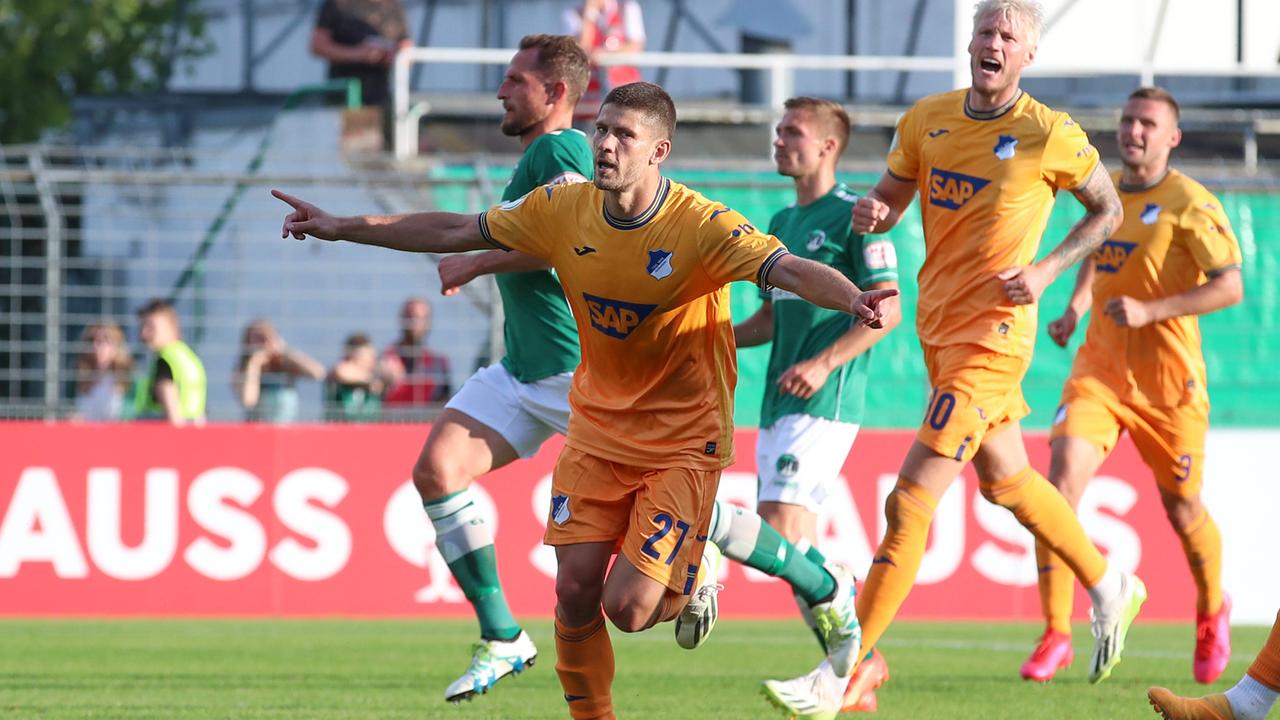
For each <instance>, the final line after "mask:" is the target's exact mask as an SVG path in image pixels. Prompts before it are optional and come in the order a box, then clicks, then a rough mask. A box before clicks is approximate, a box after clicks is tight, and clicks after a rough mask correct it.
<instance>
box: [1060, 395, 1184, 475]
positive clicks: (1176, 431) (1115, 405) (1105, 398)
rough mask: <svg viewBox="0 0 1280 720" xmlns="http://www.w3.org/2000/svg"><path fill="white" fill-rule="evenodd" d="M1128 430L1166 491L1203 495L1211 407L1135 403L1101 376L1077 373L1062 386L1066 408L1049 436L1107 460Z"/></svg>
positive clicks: (1063, 403) (1063, 408)
mask: <svg viewBox="0 0 1280 720" xmlns="http://www.w3.org/2000/svg"><path fill="white" fill-rule="evenodd" d="M1121 430H1124V431H1126V432H1128V433H1129V437H1131V438H1133V444H1134V445H1136V446H1137V448H1138V453H1139V454H1140V455H1142V460H1143V461H1144V462H1145V463H1146V464H1147V467H1150V468H1151V471H1152V472H1153V473H1154V474H1155V477H1156V483H1157V484H1158V485H1159V486H1160V490H1161V492H1164V493H1166V494H1171V495H1177V496H1179V497H1190V496H1192V495H1195V494H1197V493H1199V492H1200V483H1201V480H1202V478H1203V475H1204V437H1205V434H1206V433H1208V431H1209V404H1208V403H1206V402H1192V403H1187V404H1185V405H1176V406H1173V407H1151V406H1145V405H1132V404H1129V403H1125V402H1123V401H1121V399H1120V396H1119V395H1117V394H1116V393H1115V391H1113V390H1112V389H1111V388H1110V387H1108V386H1107V385H1105V384H1104V383H1102V382H1100V381H1099V380H1098V379H1097V378H1094V377H1091V376H1088V375H1081V376H1076V375H1072V376H1071V377H1070V378H1068V379H1067V384H1066V385H1065V386H1064V387H1063V388H1062V404H1061V405H1059V406H1058V413H1057V415H1055V416H1054V418H1053V430H1051V431H1050V433H1049V438H1050V439H1051V440H1052V439H1054V438H1060V437H1075V438H1083V439H1085V440H1088V441H1090V442H1092V443H1093V444H1094V445H1096V446H1098V449H1099V450H1101V451H1102V455H1103V456H1104V457H1105V456H1106V455H1108V454H1109V453H1110V452H1111V451H1112V449H1114V448H1115V446H1116V442H1117V441H1118V440H1119V439H1120V431H1121Z"/></svg>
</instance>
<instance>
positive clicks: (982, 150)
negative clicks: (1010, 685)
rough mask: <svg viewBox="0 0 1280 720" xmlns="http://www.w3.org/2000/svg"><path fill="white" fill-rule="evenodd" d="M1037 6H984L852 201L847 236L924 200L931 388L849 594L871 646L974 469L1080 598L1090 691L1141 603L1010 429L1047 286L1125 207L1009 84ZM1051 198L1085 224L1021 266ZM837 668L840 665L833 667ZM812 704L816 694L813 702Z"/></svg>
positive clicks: (1038, 14) (890, 220)
mask: <svg viewBox="0 0 1280 720" xmlns="http://www.w3.org/2000/svg"><path fill="white" fill-rule="evenodd" d="M1042 17H1043V11H1042V9H1041V8H1040V6H1039V4H1038V3H1036V2H1034V1H1033V0H983V2H980V3H979V4H978V6H977V9H976V12H975V13H974V25H973V37H972V39H971V40H970V42H969V55H970V70H971V73H972V77H973V82H972V86H971V87H970V88H968V89H964V90H956V91H952V92H947V93H941V94H938V95H933V96H930V97H927V98H924V99H923V100H921V101H919V102H917V103H916V104H915V105H914V106H913V107H912V108H911V109H910V110H908V111H907V113H906V114H905V115H903V117H902V119H901V120H900V121H899V123H898V132H897V136H896V138H895V142H894V145H893V148H892V149H891V150H890V153H889V158H888V165H889V167H888V172H887V173H886V174H885V175H884V176H882V177H881V179H880V181H879V182H878V183H877V185H876V187H875V188H874V189H873V190H872V191H871V192H870V193H869V194H868V195H867V196H866V197H863V198H860V199H859V200H858V202H857V204H856V205H855V206H854V211H853V227H854V230H855V231H857V232H863V233H880V232H885V231H887V230H889V229H890V228H892V227H893V226H894V224H896V223H897V222H898V220H899V218H901V216H902V213H903V211H905V210H906V208H907V206H908V205H909V204H910V203H911V200H912V198H913V197H914V195H915V194H916V191H917V190H919V192H920V195H921V221H922V223H923V225H924V239H925V261H924V265H923V266H922V267H921V269H920V275H919V282H920V298H919V305H918V312H917V315H918V323H917V330H918V333H919V336H920V341H921V345H922V347H923V350H924V358H925V365H926V367H927V369H928V373H929V379H930V382H931V384H932V385H933V393H932V396H931V397H930V400H929V404H928V407H927V409H926V412H925V419H924V422H923V423H922V425H921V428H920V431H919V433H918V435H917V438H916V441H915V443H914V444H913V445H912V447H911V450H910V451H909V452H908V453H907V457H906V459H905V460H904V461H903V463H902V468H901V470H900V475H899V479H898V483H897V486H896V487H895V488H894V490H893V492H892V493H890V495H889V498H888V500H887V501H886V503H885V519H886V521H887V522H886V525H887V527H886V531H885V536H884V539H883V540H882V541H881V544H880V547H879V548H878V549H877V551H876V553H875V556H874V559H873V561H872V563H873V564H872V566H871V571H870V573H869V574H868V576H867V580H866V583H865V584H864V586H863V589H862V592H861V593H859V596H858V618H859V620H860V622H861V624H862V631H863V646H864V647H866V648H872V647H874V646H875V644H876V642H877V641H878V640H879V639H880V637H881V635H882V634H883V633H884V631H885V629H886V628H887V627H888V625H889V624H890V622H891V621H892V619H893V616H894V614H895V613H897V611H898V608H899V607H900V606H901V604H902V602H903V601H904V600H905V599H906V596H907V594H908V593H909V592H910V589H911V585H912V583H913V582H914V581H915V577H916V573H917V571H918V570H919V567H920V562H921V559H922V558H923V556H924V551H925V545H926V540H927V538H928V532H929V525H930V523H931V521H932V518H933V512H934V509H935V508H936V506H937V503H938V500H939V498H941V497H942V496H943V494H944V493H945V491H946V490H947V488H948V487H949V486H950V485H951V483H952V482H953V481H954V480H955V478H956V476H957V475H958V474H959V473H960V471H961V470H962V469H963V467H964V466H965V464H966V463H968V462H969V461H973V464H974V469H975V471H976V472H977V475H978V481H979V487H980V489H981V491H982V494H983V496H984V497H986V498H987V499H988V500H990V501H991V502H993V503H996V504H998V505H1001V506H1003V507H1005V508H1008V509H1009V510H1010V511H1012V512H1013V514H1014V516H1015V517H1017V519H1018V521H1019V522H1020V523H1021V524H1022V525H1023V526H1024V527H1026V528H1027V529H1028V530H1030V531H1031V532H1032V533H1033V534H1034V535H1035V536H1036V538H1037V539H1038V540H1041V541H1042V542H1044V543H1045V544H1046V545H1048V546H1049V547H1051V548H1052V549H1053V550H1054V551H1055V552H1057V553H1058V555H1059V556H1061V557H1063V558H1064V560H1065V562H1066V563H1067V565H1068V566H1069V567H1070V568H1071V569H1072V570H1073V571H1074V572H1075V573H1076V575H1077V576H1079V577H1080V578H1081V580H1082V581H1083V582H1084V584H1085V586H1086V587H1087V588H1088V589H1089V593H1090V596H1091V598H1092V599H1093V605H1094V614H1095V619H1094V632H1095V635H1096V637H1097V642H1096V645H1095V648H1094V654H1093V660H1092V663H1091V666H1090V670H1089V679H1090V681H1091V682H1099V681H1101V680H1104V679H1105V678H1107V677H1108V676H1109V675H1110V674H1111V672H1112V670H1113V669H1114V668H1115V666H1116V664H1117V663H1119V661H1120V653H1121V651H1122V650H1123V649H1124V640H1125V636H1126V634H1127V632H1128V629H1129V626H1130V624H1131V623H1132V622H1133V618H1134V617H1135V616H1136V615H1137V613H1138V609H1139V608H1140V606H1141V604H1142V602H1143V601H1144V600H1145V597H1146V590H1145V588H1144V587H1143V585H1142V583H1141V581H1139V580H1138V578H1137V577H1134V576H1132V575H1125V574H1122V573H1121V572H1119V571H1118V570H1116V569H1115V568H1112V567H1109V566H1108V564H1107V561H1106V559H1105V558H1104V557H1103V556H1102V554H1101V553H1100V552H1099V551H1098V549H1097V548H1096V547H1094V545H1093V544H1092V543H1091V542H1090V541H1089V539H1088V537H1087V536H1086V535H1085V533H1084V529H1083V528H1081V526H1080V522H1079V520H1077V519H1076V517H1075V514H1074V513H1073V512H1072V511H1071V507H1070V505H1068V504H1067V503H1066V501H1065V500H1064V499H1063V498H1062V496H1061V494H1060V493H1058V492H1056V491H1055V490H1054V488H1053V486H1052V485H1050V484H1049V483H1048V481H1046V480H1045V479H1044V477H1042V476H1041V475H1040V474H1038V473H1037V472H1036V471H1035V470H1033V469H1032V468H1031V465H1030V462H1029V461H1028V459H1027V453H1026V448H1025V447H1024V446H1023V442H1022V433H1021V430H1020V427H1019V420H1020V419H1021V418H1023V417H1025V416H1026V414H1027V412H1028V408H1027V405H1026V402H1025V401H1024V400H1023V398H1022V392H1021V388H1020V384H1021V380H1022V376H1023V375H1024V374H1025V373H1026V369H1027V366H1028V365H1029V363H1030V361H1031V355H1032V348H1033V346H1034V340H1035V326H1036V312H1035V310H1036V306H1035V303H1036V301H1037V300H1038V299H1039V297H1040V294H1041V293H1042V292H1043V290H1044V288H1045V287H1047V286H1048V284H1049V283H1050V282H1051V281H1052V280H1053V279H1054V278H1055V277H1057V276H1058V275H1059V274H1060V273H1061V272H1062V271H1063V270H1065V269H1066V268H1068V267H1071V266H1072V265H1073V264H1075V263H1076V262H1077V261H1078V260H1080V259H1081V258H1083V257H1085V256H1086V255H1088V254H1089V253H1091V252H1092V251H1093V250H1094V249H1095V248H1097V247H1098V246H1099V245H1101V244H1102V242H1103V240H1105V239H1106V237H1107V236H1108V235H1109V234H1110V233H1111V231H1112V230H1113V229H1114V228H1115V227H1116V226H1117V225H1118V224H1119V221H1120V219H1121V208H1120V200H1119V198H1118V197H1117V196H1116V190H1115V187H1114V186H1113V185H1112V183H1111V180H1110V178H1109V177H1108V176H1107V173H1106V170H1105V168H1103V167H1102V165H1101V163H1100V162H1099V160H1098V156H1097V152H1096V150H1095V149H1094V148H1093V147H1092V146H1091V145H1090V144H1089V140H1088V138H1087V137H1086V135H1085V133H1084V131H1083V130H1081V129H1080V127H1079V126H1077V125H1076V124H1075V123H1074V122H1073V121H1072V120H1071V118H1070V117H1068V116H1067V115H1066V114H1065V113H1060V112H1055V111H1053V110H1051V109H1050V108H1048V107H1045V106H1044V105H1042V104H1040V103H1038V102H1036V101H1035V100H1034V99H1032V98H1031V96H1029V95H1027V94H1026V93H1024V92H1023V91H1022V90H1021V89H1020V88H1019V80H1020V78H1021V74H1022V71H1023V69H1024V68H1025V67H1026V66H1028V65H1029V64H1030V63H1031V62H1032V60H1033V59H1034V57H1035V52H1036V44H1037V42H1038V41H1039V35H1040V27H1041V22H1042ZM1058 189H1064V190H1069V191H1071V192H1072V193H1073V194H1074V195H1075V196H1076V197H1077V198H1078V199H1079V200H1080V201H1081V202H1082V203H1083V205H1084V207H1085V211H1086V213H1085V216H1084V217H1083V218H1082V219H1081V220H1080V221H1079V222H1078V223H1076V225H1075V227H1073V228H1072V229H1071V231H1070V232H1069V233H1068V234H1067V237H1066V238H1065V239H1064V240H1063V241H1062V243H1061V244H1060V245H1059V246H1058V247H1057V248H1056V249H1054V250H1053V251H1052V252H1051V253H1050V254H1049V255H1048V256H1046V257H1045V258H1044V259H1042V260H1041V261H1039V262H1034V263H1033V262H1032V261H1033V260H1034V258H1035V254H1036V249H1037V246H1038V245H1039V241H1040V236H1041V234H1042V233H1043V232H1044V227H1045V224H1046V221H1047V219H1048V216H1049V211H1050V209H1051V207H1052V204H1053V199H1054V194H1055V192H1056V191H1057V190H1058ZM837 669H838V668H837ZM773 687H774V690H775V692H774V693H773V695H774V697H775V700H776V699H785V698H790V701H788V702H784V703H783V704H784V707H785V708H786V709H787V710H788V712H791V713H792V714H794V715H798V716H802V717H826V718H830V717H834V714H835V711H837V710H838V709H839V707H840V699H839V698H838V697H831V696H830V695H825V694H823V693H822V686H821V685H818V686H817V687H814V686H813V685H812V684H806V683H805V682H804V678H800V679H798V680H793V681H785V682H779V683H773ZM815 693H816V694H815Z"/></svg>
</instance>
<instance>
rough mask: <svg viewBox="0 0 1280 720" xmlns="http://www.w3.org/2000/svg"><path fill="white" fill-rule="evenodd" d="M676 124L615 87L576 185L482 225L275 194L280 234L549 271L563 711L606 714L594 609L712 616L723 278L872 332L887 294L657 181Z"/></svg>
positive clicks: (670, 115)
mask: <svg viewBox="0 0 1280 720" xmlns="http://www.w3.org/2000/svg"><path fill="white" fill-rule="evenodd" d="M674 128H675V106H674V105H673V104H672V102H671V98H670V97H669V96H668V95H667V94H666V92H665V91H663V90H662V89H661V88H660V87H658V86H656V85H652V84H649V83H632V84H630V85H624V86H622V87H619V88H615V89H614V90H613V91H611V92H610V93H609V95H608V96H607V97H606V98H605V102H604V105H603V106H602V107H601V110H600V114H599V116H598V118H597V121H596V127H595V132H594V135H593V148H594V157H595V176H594V179H593V183H592V184H585V183H577V184H562V185H559V186H544V187H542V188H539V189H535V190H533V191H532V192H530V193H528V194H527V195H524V196H523V197H520V198H518V199H516V200H513V201H511V202H507V203H504V204H502V205H499V206H498V207H495V208H493V209H492V210H489V211H488V212H486V213H482V214H480V215H479V216H476V215H458V214H454V213H416V214H409V215H396V216H359V217H335V216H332V215H329V214H328V213H325V212H324V211H322V210H320V209H319V208H317V207H316V206H314V205H311V204H309V203H306V202H304V201H302V200H299V199H297V198H294V197H292V196H289V195H286V194H284V193H282V192H279V191H273V194H275V196H276V197H278V198H280V199H282V200H284V201H285V202H287V203H289V204H290V205H291V206H293V208H294V211H293V212H292V213H290V214H289V215H288V216H287V217H286V218H285V222H284V225H283V228H282V235H285V236H287V235H290V234H292V235H293V236H294V237H297V238H299V239H302V238H305V237H306V235H308V234H309V235H313V236H315V237H318V238H321V239H326V240H336V239H345V240H348V241H352V242H358V243H364V244H371V245H380V246H383V247H389V248H393V249H397V250H404V251H410V252H463V251H467V250H475V249H480V248H484V247H492V246H496V247H498V248H499V249H514V250H519V251H522V252H524V253H526V254H528V255H531V256H534V257H537V258H541V259H542V260H544V261H547V262H549V263H550V264H551V265H552V267H554V268H555V270H556V273H557V275H558V276H559V278H560V280H561V284H562V286H563V287H564V290H565V297H566V298H567V299H568V301H569V304H570V306H571V308H572V310H573V315H574V318H575V321H576V323H577V327H578V334H579V340H580V344H581V348H582V362H581V364H580V365H579V367H578V369H577V371H576V372H575V373H574V378H573V386H572V389H571V390H570V395H569V399H570V407H571V408H572V413H571V414H570V417H569V431H568V436H567V441H566V447H565V449H564V451H563V452H562V453H561V456H560V459H559V461H558V462H557V465H556V469H555V472H554V474H553V480H552V490H551V493H552V495H551V507H550V508H549V512H548V522H547V532H546V538H545V540H546V542H547V543H548V544H550V545H553V546H555V547H556V557H557V560H558V568H557V572H556V598H557V603H556V650H557V662H556V670H557V672H558V673H559V675H560V682H561V685H562V686H563V688H564V696H565V700H566V702H568V704H569V711H570V714H571V715H572V716H573V717H574V718H611V717H613V701H612V696H611V692H612V685H613V674H614V662H613V649H612V645H611V643H610V641H609V634H608V631H607V630H606V628H605V624H604V616H605V615H608V617H609V618H610V619H611V620H612V621H613V624H614V625H615V626H616V627H618V628H619V629H620V630H622V631H624V632H636V631H639V630H643V629H646V628H648V627H651V626H653V625H654V624H656V623H658V622H662V621H667V620H672V619H675V618H676V616H677V615H681V614H683V615H684V616H685V617H684V618H682V619H683V620H685V622H686V623H688V624H690V625H693V626H695V627H704V628H707V627H709V626H710V624H711V623H712V622H714V619H715V612H716V606H715V592H714V587H715V585H714V583H715V572H714V571H715V568H714V567H706V565H710V564H714V563H705V562H703V561H702V560H701V559H700V558H702V557H703V551H704V546H706V545H707V543H706V537H707V532H708V531H709V526H710V523H711V514H712V507H713V506H714V504H715V493H716V488H717V486H718V484H719V478H720V473H721V471H722V470H723V468H724V467H726V466H727V465H728V464H729V463H731V462H732V460H733V427H732V417H733V413H732V410H733V408H732V402H733V387H734V384H735V382H736V365H735V361H734V354H733V331H732V324H731V322H730V318H729V298H728V289H727V287H726V286H727V284H728V283H730V282H732V281H734V280H754V281H756V282H757V283H759V284H760V285H761V287H769V286H777V287H781V288H783V289H786V290H790V291H792V292H795V293H796V294H798V295H800V296H801V297H804V298H805V299H807V300H809V301H811V302H814V303H816V304H821V305H823V306H824V307H829V308H832V309H836V310H842V311H846V312H849V313H850V314H852V315H853V316H855V317H856V318H858V319H859V320H860V321H862V322H866V323H868V324H877V323H880V322H881V321H882V310H881V309H880V305H881V303H882V302H884V301H885V300H886V299H888V298H890V297H892V296H893V295H894V294H895V292H894V291H892V290H869V291H866V292H863V291H861V290H859V289H858V288H857V287H856V286H855V285H854V284H853V283H851V282H849V280H848V279H846V278H845V277H844V276H843V275H841V274H840V273H838V272H836V271H835V270H832V269H831V268H828V267H826V266H824V265H822V264H820V263H815V262H813V261H810V260H805V259H801V258H797V257H795V256H793V255H790V254H789V253H787V251H786V249H785V248H784V247H783V246H782V244H781V243H780V242H779V241H778V240H777V239H776V238H774V237H772V236H769V235H765V234H763V233H759V232H757V231H756V229H755V227H754V226H752V225H751V224H750V223H749V222H747V220H746V218H744V217H743V216H742V215H741V214H740V213H737V212H734V211H733V210H730V209H728V208H726V207H724V206H723V205H719V204H717V203H714V202H712V201H709V200H707V199H706V198H704V197H702V196H701V195H699V194H698V193H696V192H693V191H692V190H690V189H688V188H686V187H684V186H682V185H680V184H678V183H674V182H672V181H670V180H669V179H667V178H665V177H663V175H662V173H661V167H660V166H661V164H662V162H664V161H665V160H666V159H667V157H668V156H669V155H670V152H671V136H672V134H673V131H674ZM615 552H616V553H617V554H618V559H617V561H616V562H614V563H613V565H612V567H610V558H611V557H612V556H613V554H614V553H615ZM602 611H603V612H602ZM841 615H842V616H847V615H846V614H844V613H841ZM852 623H853V624H852V626H849V627H844V628H840V634H841V635H842V636H843V637H847V638H849V642H842V643H841V645H842V646H843V647H844V652H845V654H846V655H847V656H848V657H856V654H854V653H856V649H857V645H858V643H857V638H858V628H857V625H856V619H852ZM702 637H705V634H702ZM848 657H845V658H839V659H838V660H839V661H841V662H846V663H847V662H848ZM833 659H837V658H834V657H833Z"/></svg>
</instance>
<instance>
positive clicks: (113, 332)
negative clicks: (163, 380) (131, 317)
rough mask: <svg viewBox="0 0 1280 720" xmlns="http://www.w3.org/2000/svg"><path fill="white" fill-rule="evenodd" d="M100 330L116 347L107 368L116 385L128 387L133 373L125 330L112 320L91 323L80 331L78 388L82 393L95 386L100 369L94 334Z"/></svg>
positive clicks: (77, 370) (77, 366)
mask: <svg viewBox="0 0 1280 720" xmlns="http://www.w3.org/2000/svg"><path fill="white" fill-rule="evenodd" d="M99 332H102V333H105V334H106V336H107V339H108V340H110V341H111V344H112V345H114V346H115V348H116V354H115V357H114V358H112V359H111V365H110V367H108V368H107V370H108V371H109V372H110V373H111V374H112V375H114V376H115V380H116V387H119V388H120V389H122V390H123V389H124V388H125V387H127V386H128V385H129V376H130V374H132V373H133V358H132V357H131V356H130V355H129V348H128V346H126V345H125V342H124V330H121V329H120V326H119V325H117V324H115V323H114V322H111V321H110V320H103V321H102V322H96V323H90V324H89V325H86V326H85V328H84V331H83V332H81V333H80V354H79V355H77V356H76V388H77V389H78V391H79V392H80V393H81V394H84V393H87V392H89V388H91V387H93V382H94V375H95V372H96V370H97V369H98V367H97V362H96V361H95V358H94V351H93V336H94V335H96V334H97V333H99Z"/></svg>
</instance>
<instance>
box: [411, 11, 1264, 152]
mask: <svg viewBox="0 0 1280 720" xmlns="http://www.w3.org/2000/svg"><path fill="white" fill-rule="evenodd" d="M967 32H968V29H967V28H964V33H966V34H965V35H964V36H963V37H962V38H959V39H958V40H957V43H956V47H957V48H959V49H960V52H959V54H957V55H955V56H931V57H921V56H902V55H883V56H881V55H853V56H849V55H796V54H780V53H779V54H744V53H650V52H646V53H628V54H617V55H609V56H606V57H605V58H603V59H602V60H601V63H602V64H605V65H622V64H626V65H637V66H640V67H660V68H687V69H698V68H705V69H729V70H758V71H761V72H764V73H766V74H767V76H768V83H767V88H768V91H767V94H766V102H765V105H766V108H767V109H769V110H772V111H774V112H776V111H778V110H780V109H781V108H782V104H783V101H785V100H786V99H787V98H788V97H790V96H791V95H792V94H793V91H794V88H795V76H796V72H797V71H801V70H831V71H886V72H928V73H949V74H950V75H951V86H952V87H964V86H966V85H968V84H969V59H968V55H967V54H965V52H964V48H965V44H966V42H967V40H968V36H967ZM515 52H516V49H514V48H507V49H502V48H448V47H411V48H404V49H402V50H401V51H400V52H399V53H397V54H396V57H395V62H394V63H393V64H392V72H391V85H392V109H393V112H394V119H393V151H394V153H395V156H396V157H397V158H399V159H405V158H408V157H412V156H413V155H415V154H416V153H417V151H418V141H417V139H418V123H419V120H420V119H421V118H422V117H423V115H425V114H426V113H428V112H429V111H430V105H429V103H426V102H418V103H414V102H413V99H412V97H411V95H412V92H411V88H410V76H411V71H412V67H413V65H414V64H418V63H434V64H445V65H505V64H507V63H508V62H510V60H511V56H512V55H514V54H515ZM1026 74H1027V76H1028V77H1073V76H1081V75H1082V76H1104V75H1112V76H1117V75H1118V76H1129V75H1131V76H1135V77H1137V78H1138V79H1139V81H1140V82H1141V84H1143V85H1153V84H1155V82H1156V79H1157V77H1172V76H1178V77H1223V78H1230V77H1248V78H1280V68H1267V69H1260V68H1252V67H1248V66H1245V65H1233V66H1230V67H1225V68H1208V67H1204V66H1201V65H1194V64H1191V63H1178V64H1161V65H1156V64H1154V63H1152V62H1149V61H1147V62H1140V63H1131V64H1114V63H1109V64H1103V63H1088V62H1082V63H1080V64H1078V65H1072V66H1061V65H1055V66H1052V67H1046V68H1040V67H1037V66H1035V65H1032V66H1031V67H1030V68H1028V70H1027V72H1026ZM1240 130H1241V131H1242V132H1243V133H1244V134H1245V142H1246V145H1249V144H1252V146H1253V150H1252V154H1251V155H1250V151H1249V150H1248V148H1246V163H1247V164H1250V165H1252V166H1253V167H1256V165H1257V148H1256V143H1257V135H1258V134H1260V133H1272V132H1280V122H1278V121H1276V120H1275V119H1274V118H1269V119H1268V118H1263V119H1258V120H1252V119H1251V120H1248V121H1247V122H1243V123H1242V124H1241V125H1240ZM1250 157H1252V160H1251V161H1250V159H1249V158H1250Z"/></svg>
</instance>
